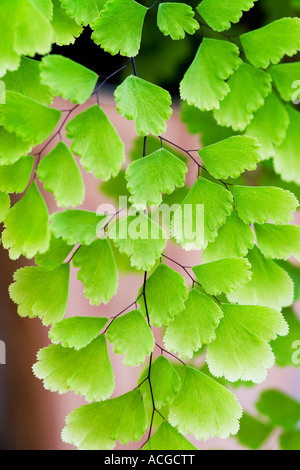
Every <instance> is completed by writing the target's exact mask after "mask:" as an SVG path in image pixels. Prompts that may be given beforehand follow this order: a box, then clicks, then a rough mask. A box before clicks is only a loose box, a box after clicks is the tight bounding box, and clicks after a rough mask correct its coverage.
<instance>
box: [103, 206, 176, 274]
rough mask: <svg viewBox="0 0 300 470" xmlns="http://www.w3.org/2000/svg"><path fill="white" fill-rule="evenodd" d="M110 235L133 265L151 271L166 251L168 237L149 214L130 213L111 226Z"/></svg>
mask: <svg viewBox="0 0 300 470" xmlns="http://www.w3.org/2000/svg"><path fill="white" fill-rule="evenodd" d="M108 236H109V238H110V239H111V240H113V242H114V244H115V245H116V247H117V248H119V250H120V252H121V253H122V254H126V255H127V256H129V257H130V263H131V266H133V267H135V268H136V269H138V270H140V269H141V270H143V271H149V270H150V269H151V268H152V267H153V266H154V264H155V261H156V260H157V259H158V258H159V257H160V255H161V253H162V252H163V251H164V249H165V247H166V244H167V239H166V236H165V234H164V232H163V230H162V228H161V227H160V226H159V225H158V224H157V223H156V222H154V221H153V220H152V219H150V218H149V217H148V216H147V215H145V214H143V213H140V214H139V215H129V216H128V217H126V218H124V219H121V220H119V221H118V222H117V223H116V224H115V225H113V226H112V227H111V229H110V230H109V232H108Z"/></svg>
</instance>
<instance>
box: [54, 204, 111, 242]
mask: <svg viewBox="0 0 300 470" xmlns="http://www.w3.org/2000/svg"><path fill="white" fill-rule="evenodd" d="M105 219H106V215H102V214H99V215H98V214H96V212H90V211H84V210H79V209H68V210H66V211H64V212H55V213H54V214H52V215H51V221H52V224H51V230H52V231H53V233H54V235H55V236H56V237H57V238H58V237H62V238H63V239H64V240H65V241H66V242H67V243H69V244H70V245H75V244H76V243H79V244H80V245H90V243H92V241H93V240H95V238H97V234H98V226H99V225H103V222H104V220H105Z"/></svg>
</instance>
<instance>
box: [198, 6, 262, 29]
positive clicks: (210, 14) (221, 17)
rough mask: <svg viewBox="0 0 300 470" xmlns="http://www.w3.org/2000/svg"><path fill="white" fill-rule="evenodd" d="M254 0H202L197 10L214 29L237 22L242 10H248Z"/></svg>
mask: <svg viewBox="0 0 300 470" xmlns="http://www.w3.org/2000/svg"><path fill="white" fill-rule="evenodd" d="M255 1H256V0H234V1H232V0H202V2H201V3H200V5H198V7H197V10H198V12H199V13H200V15H201V16H202V18H203V19H204V20H205V21H206V23H207V24H208V25H209V26H210V27H211V28H213V29H214V30H215V31H224V30H226V29H230V28H231V23H238V22H239V20H240V19H241V17H242V15H243V12H244V11H248V10H250V8H252V7H253V5H254V2H255Z"/></svg>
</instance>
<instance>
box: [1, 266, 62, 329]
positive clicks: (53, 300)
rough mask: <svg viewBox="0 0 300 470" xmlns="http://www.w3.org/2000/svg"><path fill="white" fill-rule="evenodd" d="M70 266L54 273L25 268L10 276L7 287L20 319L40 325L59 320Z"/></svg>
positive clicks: (40, 268)
mask: <svg viewBox="0 0 300 470" xmlns="http://www.w3.org/2000/svg"><path fill="white" fill-rule="evenodd" d="M69 273H70V265H69V264H68V263H66V264H62V265H61V266H59V267H58V268H56V269H53V270H51V269H47V268H43V267H39V266H26V267H25V268H21V269H18V271H16V272H15V274H14V281H15V282H14V283H13V284H11V285H10V287H9V293H10V296H11V298H12V300H13V301H14V302H15V303H16V304H18V314H19V315H20V316H21V317H30V318H34V317H39V318H41V319H42V322H43V324H44V325H49V324H53V323H55V322H57V321H60V320H62V318H63V316H64V314H65V311H66V308H67V300H68V287H69Z"/></svg>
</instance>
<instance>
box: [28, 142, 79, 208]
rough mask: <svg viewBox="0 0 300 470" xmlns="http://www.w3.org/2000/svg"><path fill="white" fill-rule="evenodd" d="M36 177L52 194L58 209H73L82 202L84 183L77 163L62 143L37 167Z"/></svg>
mask: <svg viewBox="0 0 300 470" xmlns="http://www.w3.org/2000/svg"><path fill="white" fill-rule="evenodd" d="M36 173H37V176H38V178H39V179H40V181H42V182H43V183H44V187H45V189H46V190H47V191H50V192H51V193H53V194H54V197H55V200H56V203H57V205H58V206H59V207H70V206H71V207H75V206H79V205H80V204H82V202H83V200H84V193H85V189H84V182H83V178H82V175H81V172H80V170H79V168H78V166H77V163H76V161H75V159H74V157H73V155H72V154H71V152H70V150H69V148H68V147H67V145H66V144H65V143H64V142H59V143H58V144H57V146H56V147H55V148H54V149H53V150H51V152H50V153H49V154H48V155H46V156H45V157H44V158H43V159H42V161H41V162H40V163H39V165H38V167H37V171H36Z"/></svg>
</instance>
